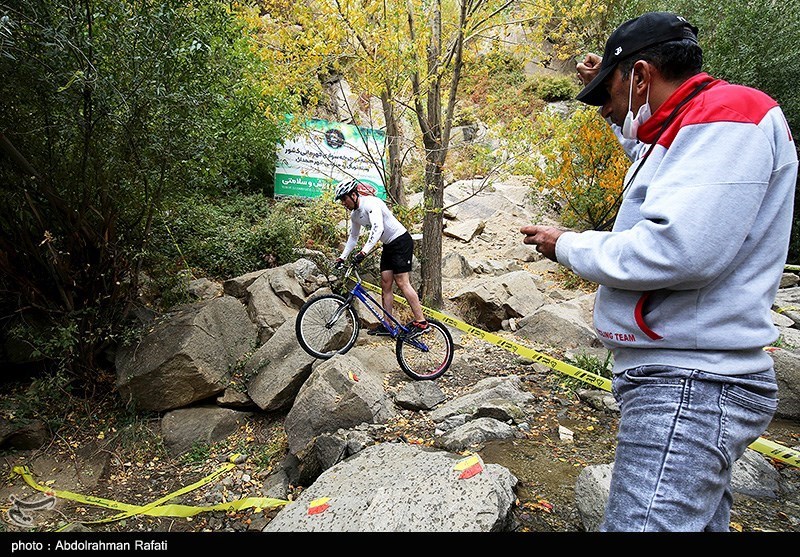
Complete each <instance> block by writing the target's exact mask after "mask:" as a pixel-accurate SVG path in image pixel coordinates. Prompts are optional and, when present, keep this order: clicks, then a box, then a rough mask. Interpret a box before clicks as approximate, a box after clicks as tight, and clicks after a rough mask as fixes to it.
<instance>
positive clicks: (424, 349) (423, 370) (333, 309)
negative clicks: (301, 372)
mask: <svg viewBox="0 0 800 557" xmlns="http://www.w3.org/2000/svg"><path fill="white" fill-rule="evenodd" d="M357 267H358V264H352V263H351V264H350V265H348V267H347V270H346V271H345V273H344V276H343V277H342V281H343V282H345V283H346V282H347V280H348V279H349V280H352V281H354V283H355V285H354V286H353V288H351V289H350V291H349V292H348V293H347V295H346V296H342V295H339V294H333V293H332V294H319V295H316V296H313V297H311V298H309V299H308V300H307V301H306V302H305V303H304V304H303V305H302V306H301V307H300V311H299V312H298V313H297V318H296V319H295V334H296V335H297V341H298V342H299V343H300V346H302V347H303V350H305V351H306V352H307V353H309V354H310V355H312V356H314V357H315V358H318V359H323V360H327V359H329V358H331V357H332V356H334V355H336V354H345V353H346V352H347V351H348V350H350V349H351V348H352V347H353V346H354V345H355V343H356V340H357V339H358V333H359V331H360V330H361V324H360V320H359V317H358V313H357V312H356V305H357V302H358V301H360V302H361V303H362V304H363V305H364V307H366V308H367V309H368V310H369V311H370V312H371V313H372V314H373V315H374V316H375V317H376V318H377V319H378V320H379V321H380V322H381V323H383V326H384V327H386V329H387V330H388V331H389V332H390V333H391V337H392V338H393V339H395V355H396V356H397V363H399V364H400V367H401V368H402V370H403V371H404V372H405V373H406V375H408V376H409V377H411V378H412V379H414V380H417V381H422V380H426V379H436V378H437V377H440V376H441V375H442V374H443V373H444V372H446V371H447V370H448V368H449V367H450V364H451V363H452V362H453V349H454V348H453V347H454V345H453V337H452V335H451V334H450V331H448V330H447V327H446V326H445V325H444V324H443V323H441V322H440V321H437V320H436V319H430V318H428V319H427V321H428V328H427V329H425V330H424V331H421V332H416V331H415V332H412V330H411V329H410V328H409V327H407V326H405V325H403V324H402V323H400V321H399V320H398V319H397V318H396V317H395V316H393V315H392V314H390V313H389V312H387V311H386V310H385V309H384V307H383V305H382V304H381V303H380V302H378V301H377V300H376V299H375V298H373V297H372V296H371V295H370V293H369V291H367V289H366V288H365V287H364V286H363V284H362V279H361V276H360V275H359V273H358V268H357Z"/></svg>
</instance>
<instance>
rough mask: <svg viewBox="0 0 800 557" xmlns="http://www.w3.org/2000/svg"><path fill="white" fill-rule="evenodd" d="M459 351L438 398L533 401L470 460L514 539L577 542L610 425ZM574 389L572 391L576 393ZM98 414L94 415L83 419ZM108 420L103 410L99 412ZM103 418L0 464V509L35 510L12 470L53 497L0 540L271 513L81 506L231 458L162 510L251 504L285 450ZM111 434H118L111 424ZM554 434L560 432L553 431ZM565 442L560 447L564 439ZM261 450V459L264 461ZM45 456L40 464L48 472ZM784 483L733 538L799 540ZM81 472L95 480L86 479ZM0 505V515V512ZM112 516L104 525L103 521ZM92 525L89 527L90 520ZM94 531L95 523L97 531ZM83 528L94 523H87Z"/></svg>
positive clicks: (155, 495) (258, 426)
mask: <svg viewBox="0 0 800 557" xmlns="http://www.w3.org/2000/svg"><path fill="white" fill-rule="evenodd" d="M459 345H460V346H459V350H460V351H463V352H464V353H466V354H468V355H469V358H467V359H468V360H471V361H474V362H480V363H481V364H480V365H463V366H460V369H459V370H458V371H456V370H453V371H450V372H448V373H447V374H445V375H444V376H442V377H441V378H439V379H438V380H437V381H438V382H439V385H440V387H441V388H442V390H443V391H445V393H447V394H448V395H449V396H456V395H459V394H462V393H464V392H466V391H467V390H468V389H469V388H471V386H472V385H474V384H475V383H476V382H477V381H478V380H480V379H482V378H484V377H488V376H503V375H511V374H513V375H518V376H520V377H522V378H523V380H524V381H523V384H524V385H525V386H526V388H527V389H528V390H529V391H530V392H531V393H533V394H534V395H535V396H536V400H537V408H538V415H537V417H536V420H535V421H533V423H531V429H530V432H529V433H528V435H527V437H526V438H523V439H514V440H513V441H503V442H496V443H489V444H486V445H485V446H483V447H480V450H479V451H478V452H479V454H480V455H481V457H482V458H483V460H484V461H485V462H487V463H498V464H502V465H504V466H506V467H507V468H509V469H510V470H511V471H512V472H513V473H514V474H515V475H516V476H517V478H518V479H519V484H518V486H517V496H518V501H517V504H516V505H515V507H514V509H513V515H514V525H513V530H514V531H517V532H581V531H583V527H582V525H581V522H580V518H579V516H578V513H577V510H576V506H575V500H574V485H575V481H576V479H577V476H578V474H579V473H580V471H581V470H582V469H583V468H584V467H585V466H587V465H589V464H603V463H608V462H611V461H612V459H613V453H614V435H615V431H616V426H617V416H616V414H615V413H613V412H611V411H608V410H597V409H595V408H593V407H592V406H591V405H589V404H587V403H586V402H584V401H582V400H581V399H579V398H578V397H577V396H576V395H575V392H574V389H573V387H575V386H576V384H575V383H574V381H575V380H570V381H571V382H572V383H570V381H566V380H565V379H566V377H565V376H563V375H561V374H558V373H556V372H552V371H546V370H543V369H540V368H539V366H536V365H531V364H530V363H529V362H525V361H522V360H520V359H518V358H517V357H515V356H514V355H513V354H511V353H509V352H507V351H505V350H502V349H500V348H497V347H495V346H492V345H489V344H487V343H485V342H483V341H479V340H476V339H472V338H464V337H462V338H461V339H460V341H459ZM406 380H407V379H406V378H405V376H404V375H403V374H402V372H400V371H398V372H397V374H390V375H389V376H387V385H388V388H390V389H391V388H393V387H394V386H396V385H398V384H399V383H401V382H403V381H406ZM577 386H578V387H579V388H580V385H577ZM95 410H96V411H97V412H98V413H102V411H103V408H96V409H95ZM109 411H110V410H109ZM108 425H109V424H108V423H107V422H105V421H104V420H101V419H99V420H97V421H94V422H91V421H89V422H83V425H82V427H81V428H79V429H78V428H76V429H75V430H74V431H73V432H72V435H70V436H64V435H60V436H59V438H56V439H54V440H53V443H52V444H51V445H49V446H47V447H45V448H44V449H42V450H40V451H23V452H17V453H7V454H5V455H3V462H4V464H5V470H4V471H3V472H4V476H3V477H4V478H6V480H5V482H4V484H3V486H2V490H0V496H1V497H2V498H3V500H4V501H8V502H9V503H10V502H12V501H13V499H12V497H13V498H16V499H27V500H29V501H30V500H41V499H43V498H44V497H45V496H44V494H42V493H38V492H35V491H34V490H33V489H31V488H30V487H29V486H28V485H26V484H25V483H24V481H23V479H22V478H21V477H20V476H19V475H13V474H9V473H8V472H10V471H11V470H12V468H13V466H15V465H24V464H28V463H30V462H32V461H34V460H35V461H36V462H37V466H36V469H37V470H38V472H39V474H40V475H38V476H37V477H35V478H34V479H35V481H37V482H39V483H40V484H42V485H43V486H46V487H47V488H49V489H52V490H55V494H56V496H57V503H56V505H55V508H54V509H45V510H41V511H31V512H29V515H30V516H31V517H32V518H33V524H32V525H31V527H29V528H22V527H20V526H19V525H15V524H13V522H11V521H9V520H8V518H9V517H8V516H7V515H8V513H7V512H6V513H4V518H5V519H6V520H5V521H4V523H3V524H2V525H0V528H2V529H3V530H4V531H5V532H23V531H28V532H52V531H58V530H61V529H64V528H67V529H77V530H78V531H91V532H225V531H227V532H258V531H260V530H261V529H262V528H263V526H264V525H266V524H267V522H268V521H269V520H270V519H271V518H272V517H273V516H274V515H275V513H276V512H277V511H278V509H279V507H275V508H272V509H270V508H243V509H240V510H232V511H227V512H226V511H206V512H200V513H198V514H196V515H194V516H189V517H183V518H175V517H169V518H166V517H154V516H148V515H135V516H129V517H125V518H122V519H113V517H115V516H117V515H118V514H119V512H120V511H119V509H109V508H104V507H100V506H96V505H93V504H91V501H92V500H91V499H87V498H86V497H97V498H103V499H108V500H111V501H116V502H122V503H129V504H134V505H145V504H147V503H150V502H153V501H155V500H158V499H160V498H163V497H165V496H167V495H169V494H172V493H174V492H175V491H177V490H180V489H185V488H187V486H192V485H193V484H196V483H198V482H200V483H202V482H203V480H204V478H207V477H208V476H209V475H210V474H213V473H214V472H216V471H218V470H220V468H221V467H222V466H224V463H223V461H224V460H225V458H226V457H227V456H229V455H231V454H234V453H240V454H242V455H243V457H242V458H241V459H240V460H239V461H238V462H239V464H237V465H235V466H233V467H232V468H231V469H230V470H227V471H225V472H224V473H222V474H221V475H220V476H218V477H216V478H214V479H213V480H211V481H208V483H206V484H204V485H200V486H199V487H197V488H195V489H193V490H191V491H188V492H186V493H184V494H182V495H179V496H178V497H175V498H174V499H172V500H171V501H170V502H171V503H180V504H183V505H190V506H199V507H207V506H210V505H213V504H216V503H221V502H230V501H237V500H240V499H243V498H246V497H262V496H263V487H264V482H265V479H266V478H267V476H268V475H269V473H270V472H271V471H272V470H273V469H274V468H275V466H277V463H278V462H279V460H280V457H281V456H282V451H283V449H284V448H285V439H284V435H283V431H282V416H281V415H279V414H276V415H264V414H261V415H257V416H254V417H253V419H251V420H250V421H249V422H248V424H247V425H246V426H245V427H243V428H241V429H240V431H238V432H237V434H236V435H234V436H233V437H231V438H229V439H228V440H227V441H226V442H224V443H221V444H219V445H218V446H214V447H213V449H212V450H211V451H210V452H209V453H208V454H203V455H184V456H183V457H181V458H169V457H167V456H166V455H165V454H164V453H163V451H162V450H159V445H158V443H157V441H155V440H156V438H157V435H156V432H157V427H156V426H157V424H156V423H155V422H153V423H150V424H140V425H144V426H147V427H149V428H151V435H150V436H147V435H146V434H145V433H140V435H141V439H140V440H139V442H138V444H136V443H131V440H130V439H128V440H127V441H126V440H125V436H124V435H121V433H120V431H119V430H118V432H117V433H114V432H112V431H110V429H114V428H109V427H108ZM118 425H119V427H120V428H121V424H118ZM560 428H562V429H560ZM563 428H566V429H568V430H569V431H571V432H572V440H571V441H570V440H568V439H566V438H565V436H564V429H563ZM766 436H768V437H769V438H771V439H773V440H775V441H777V442H780V443H781V444H784V445H786V446H795V445H798V444H800V427H798V424H794V423H784V422H779V421H776V422H775V424H774V427H771V428H770V429H769V431H768V432H767V435H766ZM380 440H381V441H384V442H406V443H423V444H429V445H435V436H434V430H433V427H432V425H431V423H430V422H429V421H427V420H426V419H425V417H424V415H423V414H422V413H420V412H410V411H406V412H404V413H403V415H402V417H401V418H399V419H397V420H395V421H394V422H392V423H390V424H386V426H385V428H384V429H383V430H382V432H381V439H380ZM265 447H271V448H272V449H271V451H272V453H271V454H268V455H266V456H265V452H264V451H265ZM44 454H46V455H47V458H49V459H50V461H51V463H52V467H51V470H50V472H51V473H49V474H48V468H47V462H46V461H45V462H43V461H42V460H41V459H42V457H43V455H44ZM776 467H777V468H778V469H779V470H780V473H781V476H782V477H783V480H784V484H783V485H784V489H783V491H782V492H781V494H780V496H779V498H778V499H776V500H758V499H753V498H750V497H745V496H737V498H736V501H735V505H734V509H733V515H732V519H731V520H732V522H731V526H732V529H733V530H735V531H740V532H764V531H769V532H797V531H800V469H797V468H794V467H789V466H783V465H781V464H779V463H776ZM89 471H94V473H95V474H96V476H95V477H94V478H89V476H90V475H91V474H88V475H86V474H87V472H89ZM79 473H83V474H84V479H85V480H86V479H87V478H88V479H89V481H85V483H86V484H87V485H90V487H87V488H86V489H85V490H83V491H82V492H81V493H78V494H77V495H79V496H83V497H84V498H83V499H81V500H77V501H76V500H70V499H69V498H67V495H66V494H64V493H63V492H62V490H72V489H74V487H72V486H70V484H69V482H73V483H74V481H75V477H76V474H79ZM300 491H302V487H301V486H292V487H291V491H290V493H289V496H288V498H289V499H291V498H294V497H296V496H297V495H298V494H299V493H300ZM7 509H8V507H6V510H7ZM109 518H112V520H109ZM94 521H101V522H94ZM102 521H105V522H102ZM93 522H94V523H93Z"/></svg>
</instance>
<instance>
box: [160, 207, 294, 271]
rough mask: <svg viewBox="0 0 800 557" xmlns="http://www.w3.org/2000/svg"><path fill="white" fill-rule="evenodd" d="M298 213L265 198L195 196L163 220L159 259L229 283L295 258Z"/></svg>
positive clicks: (172, 209) (163, 217)
mask: <svg viewBox="0 0 800 557" xmlns="http://www.w3.org/2000/svg"><path fill="white" fill-rule="evenodd" d="M294 214H295V212H294V211H287V210H284V208H283V207H281V205H279V204H276V203H275V202H274V201H273V200H271V199H269V198H266V197H264V196H262V195H260V194H249V195H247V194H236V195H229V196H226V197H220V198H215V199H212V198H209V197H206V196H203V195H195V196H192V197H187V198H186V199H182V200H178V201H176V202H174V203H173V204H172V205H171V207H170V209H169V210H167V211H165V212H164V213H163V214H162V215H160V218H159V220H158V224H157V225H156V229H155V232H154V234H155V237H156V238H157V241H156V242H154V249H155V246H158V249H159V252H158V255H159V256H160V257H159V259H160V260H161V261H162V262H163V261H167V262H172V263H176V264H178V265H179V266H183V268H185V269H190V270H191V272H192V274H193V275H195V276H208V277H212V278H219V279H225V278H230V277H234V276H238V275H242V274H245V273H248V272H251V271H256V270H258V269H264V268H268V267H275V266H278V265H282V264H284V263H289V262H291V261H293V260H294V259H295V256H294V249H295V248H297V247H298V246H299V244H300V239H299V231H300V227H299V224H298V222H297V221H296V220H295V218H294V216H293V215H294Z"/></svg>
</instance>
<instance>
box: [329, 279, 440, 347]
mask: <svg viewBox="0 0 800 557" xmlns="http://www.w3.org/2000/svg"><path fill="white" fill-rule="evenodd" d="M352 275H355V278H353V276H352ZM347 279H350V280H352V281H354V282H355V285H354V286H353V288H351V289H350V292H349V293H348V295H347V300H346V303H345V304H344V305H343V306H342V307H341V308H339V310H338V311H337V312H336V313H335V314H334V315H333V317H332V318H331V321H330V322H331V323H334V322H335V321H336V320H337V319H338V318H339V316H340V315H341V313H342V312H343V311H344V310H345V308H346V307H348V306H350V305H352V303H353V299H358V300H360V301H361V303H362V304H364V306H365V307H366V308H367V309H368V310H369V311H370V313H372V315H374V316H375V317H376V318H377V319H378V321H380V322H381V323H383V326H384V327H386V330H387V331H389V332H390V333H391V335H392V338H397V337H398V336H400V335H403V336H405V335H406V334H407V333H408V332H409V329H408V327H406V326H405V325H403V324H402V323H400V321H398V320H397V318H396V317H395V316H394V315H392V314H391V313H389V312H388V311H386V309H385V308H384V307H383V304H381V303H380V302H378V300H376V299H375V298H373V297H372V295H371V294H370V293H369V291H368V290H367V289H366V288H364V287H363V286H362V285H361V282H362V280H361V275H360V274H358V269H356V266H355V265H350V266H349V267H348V269H347V271H346V272H345V274H344V277H342V280H343V281H347ZM376 307H377V308H380V311H381V313H378V311H377V310H376V309H375V308H376ZM386 318H388V320H387V319H386ZM405 342H408V343H411V344H413V345H414V346H416V347H417V348H419V349H421V350H423V351H427V350H428V347H427V346H426V345H425V344H424V343H422V342H420V341H417V340H415V339H405Z"/></svg>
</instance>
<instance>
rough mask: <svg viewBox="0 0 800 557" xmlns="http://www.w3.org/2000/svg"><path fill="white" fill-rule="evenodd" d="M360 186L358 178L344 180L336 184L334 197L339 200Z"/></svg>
mask: <svg viewBox="0 0 800 557" xmlns="http://www.w3.org/2000/svg"><path fill="white" fill-rule="evenodd" d="M357 187H358V181H357V180H350V179H347V180H342V181H341V182H339V183H338V184H337V185H336V191H334V192H333V199H334V200H336V201H339V200H340V199H341V198H343V197H344V196H345V195H347V194H348V193H350V192H351V191H354V190H355V189H356V188H357Z"/></svg>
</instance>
